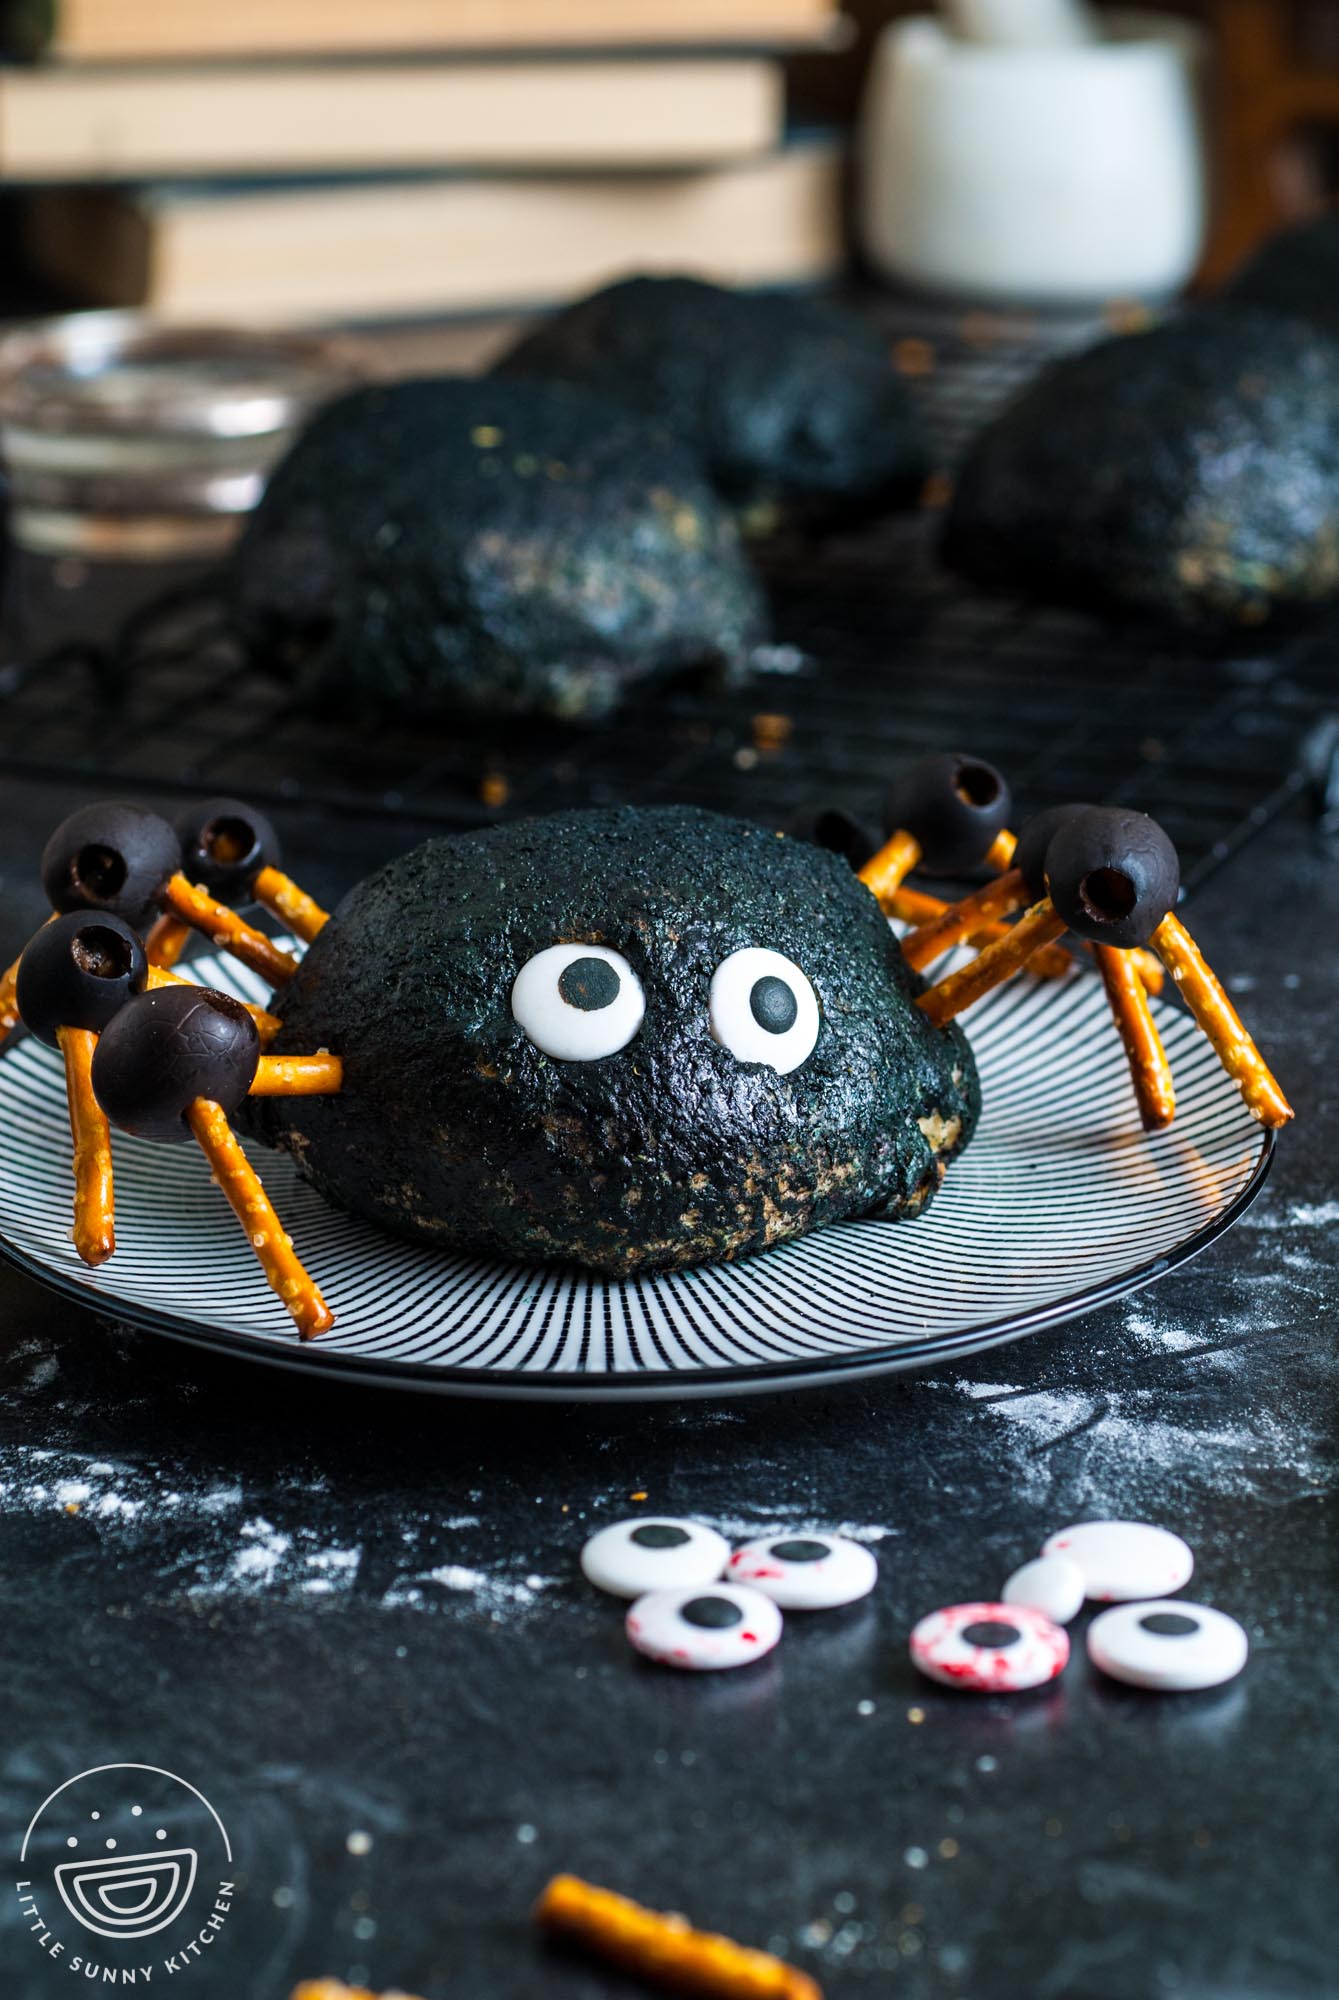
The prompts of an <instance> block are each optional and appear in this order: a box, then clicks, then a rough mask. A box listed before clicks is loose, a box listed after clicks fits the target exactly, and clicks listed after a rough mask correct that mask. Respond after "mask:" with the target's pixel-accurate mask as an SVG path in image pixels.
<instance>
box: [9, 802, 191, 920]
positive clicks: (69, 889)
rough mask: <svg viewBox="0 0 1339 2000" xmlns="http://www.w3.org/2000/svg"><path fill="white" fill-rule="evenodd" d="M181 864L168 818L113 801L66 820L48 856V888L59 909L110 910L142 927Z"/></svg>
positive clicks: (44, 868) (45, 855)
mask: <svg viewBox="0 0 1339 2000" xmlns="http://www.w3.org/2000/svg"><path fill="white" fill-rule="evenodd" d="M180 863H181V844H180V842H179V841H178V839H177V836H176V834H175V833H174V832H173V830H172V828H171V827H170V826H169V825H168V823H167V821H166V820H165V819H162V818H160V817H159V815H158V814H157V813H154V812H149V811H148V810H147V809H146V808H145V807H144V806H134V805H128V804H126V803H125V802H124V801H123V800H119V799H110V800H107V801H105V802H103V803H102V804H99V805H94V806H83V807H81V808H80V810H79V811H78V812H75V813H71V814H70V817H69V818H68V819H66V820H62V821H61V823H60V825H59V826H58V827H57V828H56V831H55V832H54V833H53V834H52V836H51V838H50V840H49V841H48V842H47V844H46V848H45V851H44V852H43V855H42V887H43V889H44V890H45V891H46V894H47V898H48V900H49V902H50V904H51V907H52V909H53V910H59V911H62V912H63V911H66V910H107V911H110V912H111V913H112V915H114V916H118V917H123V918H124V919H125V921H126V922H127V923H128V924H132V925H134V926H135V927H136V928H137V929H138V928H140V927H141V926H142V925H144V924H145V923H147V922H148V920H149V919H150V918H151V917H152V916H153V915H154V912H155V908H156V904H157V898H158V894H159V891H160V890H161V889H162V887H163V884H164V883H165V882H166V881H167V880H168V878H169V876H171V875H174V874H175V873H176V871H177V869H178V867H179V866H180Z"/></svg>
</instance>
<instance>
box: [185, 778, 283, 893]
mask: <svg viewBox="0 0 1339 2000" xmlns="http://www.w3.org/2000/svg"><path fill="white" fill-rule="evenodd" d="M176 831H177V837H178V839H179V840H180V842H181V872H182V874H183V875H185V877H186V879H187V880H188V881H190V882H194V883H197V884H199V886H200V887H201V888H204V889H206V890H208V892H209V894H210V895H211V896H213V897H214V898H215V899H216V900H217V901H218V902H220V903H229V904H232V903H242V902H245V901H246V900H247V898H248V897H249V896H250V894H251V889H252V885H253V883H254V882H255V879H256V877H257V875H258V874H259V873H260V871H261V869H262V868H277V867H278V865H279V836H278V834H277V833H276V832H275V830H274V828H273V826H272V825H271V824H270V822H269V820H268V819H266V817H265V815H264V813H262V812H257V811H256V808H255V807H254V806H249V805H247V804H246V802H245V800H243V799H227V798H221V799H202V800H201V801H200V802H199V804H197V805H192V806H188V807H187V808H186V809H185V811H184V812H180V813H178V815H177V818H176Z"/></svg>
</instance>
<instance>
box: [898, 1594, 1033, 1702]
mask: <svg viewBox="0 0 1339 2000" xmlns="http://www.w3.org/2000/svg"><path fill="white" fill-rule="evenodd" d="M911 1657H912V1661H913V1663H914V1664H915V1665H916V1666H918V1667H919V1668H920V1670H921V1672H922V1673H923V1674H928V1675H929V1677H930V1679H931V1680H932V1681H942V1682H943V1683H944V1685H945V1687H960V1688H972V1689H975V1690H976V1692H977V1693H979V1694H1014V1693H1017V1692H1018V1690H1019V1689H1020V1688H1033V1687H1041V1686H1043V1685H1044V1683H1045V1682H1047V1681H1052V1680H1054V1679H1055V1677H1056V1675H1057V1674H1058V1673H1059V1672H1060V1671H1061V1669H1062V1668H1063V1667H1064V1664H1065V1662H1066V1660H1067V1659H1068V1658H1069V1639H1068V1637H1067V1635H1066V1634H1065V1633H1064V1632H1063V1631H1062V1630H1061V1628H1060V1626H1058V1625H1053V1624H1052V1623H1051V1621H1050V1619H1049V1618H1046V1617H1044V1616H1043V1615H1042V1613H1041V1612H1040V1611H1033V1610H1031V1609H1030V1607H1029V1606H1027V1605H1025V1604H951V1605H949V1606H948V1608H947V1610H944V1611H932V1612H931V1613H930V1615H929V1617H928V1618H922V1620H921V1622H920V1624H919V1625H918V1626H917V1627H916V1629H915V1631H914V1632H913V1633H912V1635H911Z"/></svg>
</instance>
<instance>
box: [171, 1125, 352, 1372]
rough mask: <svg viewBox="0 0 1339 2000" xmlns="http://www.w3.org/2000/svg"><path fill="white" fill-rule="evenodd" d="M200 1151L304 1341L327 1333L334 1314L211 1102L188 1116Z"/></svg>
mask: <svg viewBox="0 0 1339 2000" xmlns="http://www.w3.org/2000/svg"><path fill="white" fill-rule="evenodd" d="M186 1118H187V1121H188V1123H189V1125H190V1128H191V1131H192V1132H193V1133H194V1134H195V1138H196V1141H197V1143H198V1144H199V1147H200V1150H201V1152H202V1153H203V1154H204V1156H205V1158H206V1159H207V1160H208V1161H209V1164H210V1166H211V1167H212V1168H213V1169H214V1179H215V1180H216V1181H217V1182H218V1184H219V1186H220V1187H221V1188H222V1189H223V1192H224V1194H226V1195H227V1197H228V1200H229V1201H230V1202H231V1203H232V1207H233V1212H234V1214H235V1215H236V1217H237V1219H238V1221H239V1222H240V1223H241V1225H242V1227H243V1229H245V1231H246V1233H247V1239H248V1241H249V1242H250V1244H251V1248H252V1249H253V1250H254V1251H255V1253H256V1256H257V1258H258V1259H259V1262H260V1268H261V1270H262V1271H263V1272H264V1273H265V1276H266V1278H267V1279H268V1280H269V1283H270V1285H271V1287H272V1288H273V1290H275V1291H276V1292H277V1293H278V1294H279V1297H280V1298H281V1299H282V1300H283V1302H284V1304H285V1306H286V1307H287V1308H288V1310H289V1312H290V1313H291V1314H292V1315H293V1318H294V1320H295V1321H296V1323H297V1329H298V1333H299V1335H300V1336H301V1338H302V1339H303V1340H311V1339H312V1338H313V1337H314V1336H315V1335H316V1334H318V1333H326V1332H327V1331H328V1330H329V1329H330V1328H331V1327H332V1326H333V1325H334V1323H335V1315H334V1314H333V1313H332V1312H331V1310H330V1308H329V1306H328V1305H327V1304H326V1302H325V1300H324V1299H323V1298H322V1297H321V1294H320V1292H319V1291H318V1290H317V1288H316V1286H315V1284H314V1283H313V1281H312V1279H311V1278H310V1276H309V1275H308V1273H307V1272H306V1271H305V1270H304V1269H303V1267H302V1265H301V1264H300V1263H299V1261H298V1259H297V1257H296V1256H295V1255H294V1253H293V1245H292V1244H291V1243H290V1242H289V1240H288V1238H287V1236H285V1234H284V1228H283V1224H282V1223H281V1222H280V1220H279V1218H278V1216H277V1215H276V1214H275V1212H274V1207H273V1204H272V1203H271V1201H270V1198H269V1196H268V1195H267V1194H266V1192H265V1190H264V1188H263V1187H262V1186H261V1184H260V1177H259V1175H258V1174H257V1173H256V1171H255V1168H254V1167H253V1166H252V1165H251V1162H250V1160H248V1159H247V1157H246V1154H245V1153H244V1152H243V1151H242V1148H241V1144H240V1142H239V1141H238V1138H237V1134H236V1133H235V1132H234V1131H233V1129H232V1126H231V1125H230V1124H229V1123H228V1120H227V1116H226V1114H225V1113H224V1112H223V1111H222V1110H221V1109H220V1107H219V1106H218V1105H217V1104H213V1103H211V1102H210V1100H209V1099H208V1098H207V1097H197V1098H196V1100H195V1102H194V1104H193V1105H192V1106H191V1108H190V1110H189V1111H188V1112H187V1113H186Z"/></svg>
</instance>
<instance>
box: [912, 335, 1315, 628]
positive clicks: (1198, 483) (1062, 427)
mask: <svg viewBox="0 0 1339 2000" xmlns="http://www.w3.org/2000/svg"><path fill="white" fill-rule="evenodd" d="M944 555H945V559H946V560H947V561H948V562H949V563H950V564H951V565H952V566H953V567H954V568H955V569H959V570H961V571H963V572H964V573H965V574H967V575H968V576H971V577H973V578H975V579H976V580H977V581H978V582H980V583H983V584H985V585H987V586H988V587H990V588H996V589H1005V590H1009V591H1013V592H1017V593H1019V594H1021V595H1038V596H1043V597H1047V598H1051V599H1060V600H1065V601H1071V602H1075V603H1078V604H1080V605H1081V606H1083V607H1084V608H1085V609H1094V610H1099V611H1100V610H1109V611H1115V612H1117V613H1121V612H1124V613H1134V614H1137V615H1139V616H1144V617H1151V618H1152V619H1154V620H1155V621H1161V622H1166V623H1170V624H1179V625H1183V626H1208V627H1210V628H1213V627H1215V626H1218V627H1221V626H1232V625H1240V626H1248V627H1249V626H1258V625H1259V624H1261V623H1262V622H1263V621H1264V620H1266V619H1268V618H1271V617H1275V616H1278V615H1280V614H1281V613H1284V612H1289V611H1293V612H1295V611H1297V610H1300V609H1303V608H1305V607H1307V606H1310V605H1312V604H1315V603H1317V602H1321V601H1324V600H1326V599H1332V598H1333V597H1334V596H1335V595H1336V594H1339V343H1336V342H1332V341H1331V340H1329V339H1327V338H1326V337H1325V336H1324V335H1323V334H1321V333H1318V332H1317V331H1316V330H1315V329H1313V328H1308V327H1304V326H1302V325H1300V324H1297V323H1294V322H1291V321H1288V320H1284V319H1276V318H1274V317H1272V316H1271V315H1269V314H1266V313H1254V312H1246V311H1243V310H1236V309H1233V310H1226V309H1215V310H1213V311H1207V312H1201V313H1194V314H1188V315H1187V316H1186V317H1185V318H1184V319H1181V320H1177V321H1175V322H1173V323H1172V324H1170V325H1168V326H1163V327H1159V328H1157V329H1155V330H1154V331H1153V332H1151V333H1143V334H1136V335H1132V336H1125V337H1123V338H1118V339H1112V340H1106V341H1103V342H1101V343H1100V344H1099V345H1098V346H1096V347H1093V348H1090V349H1088V351H1087V352H1086V353H1083V354H1079V355H1076V356H1073V357H1072V358H1070V359H1067V360H1064V361H1061V362H1059V363H1058V364H1056V365H1055V366H1054V367H1052V368H1050V369H1048V370H1047V371H1046V373H1045V374H1044V375H1042V376H1041V378H1040V379H1039V380H1038V381H1037V382H1036V383H1035V384H1034V385H1033V386H1032V387H1031V388H1030V389H1028V390H1027V391H1026V392H1025V393H1024V394H1023V395H1022V396H1021V397H1019V398H1018V400H1017V401H1016V402H1014V403H1013V404H1011V406H1010V407H1009V408H1008V409H1007V410H1006V411H1005V412H1004V414H1003V416H1001V417H999V418H998V419H997V420H996V421H995V422H994V423H993V424H991V425H990V426H989V427H988V428H987V430H986V431H985V432H984V433H983V434H982V436H981V437H980V439H979V440H978V441H977V444H976V446H975V448H974V449H973V451H972V452H971V453H970V455H969V457H968V460H967V463H966V465H965V466H964V467H963V470H962V473H961V476H960V478H959V481H958V485H957V490H956V494H955V497H954V501H953V506H952V509H951V511H950V513H949V517H948V522H947V526H946V531H945V537H944Z"/></svg>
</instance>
